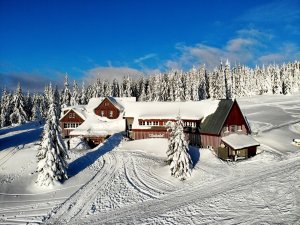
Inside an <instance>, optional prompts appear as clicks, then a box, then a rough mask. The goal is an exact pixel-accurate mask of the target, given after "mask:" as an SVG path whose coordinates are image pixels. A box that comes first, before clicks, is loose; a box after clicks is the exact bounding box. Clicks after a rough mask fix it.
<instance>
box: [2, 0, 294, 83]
mask: <svg viewBox="0 0 300 225" xmlns="http://www.w3.org/2000/svg"><path fill="white" fill-rule="evenodd" d="M299 24H300V3H299V1H298V0H288V1H255V0H249V1H248V0H247V1H215V0H210V1H196V0H195V1H189V0H182V1H176V0H173V1H171V0H165V1H162V0H160V1H159V0H143V1H140V0H136V1H134V0H132V1H129V0H110V1H104V0H103V1H100V0H99V1H92V0H90V1H79V0H78V1H76V0H74V1H71V0H70V1H66V0H65V1H63V0H60V1H58V0H52V1H50V0H44V1H40V0H36V1H33V0H26V1H24V0H0V34H1V35H0V76H1V77H2V78H1V80H2V82H3V83H2V85H1V86H3V85H7V86H14V85H15V84H16V82H17V80H20V81H21V82H22V83H23V84H24V85H25V86H26V87H27V88H39V87H43V86H44V84H45V83H46V82H48V81H49V80H54V81H58V82H59V81H61V79H62V77H63V76H64V74H65V73H66V72H67V73H68V74H69V76H70V77H71V79H78V80H87V81H91V80H93V79H94V78H95V76H97V75H98V74H100V75H101V76H102V77H103V78H111V77H114V76H117V75H118V74H122V76H123V75H124V74H137V73H148V74H149V73H150V74H152V73H155V72H157V71H166V70H168V69H170V68H178V69H183V70H186V69H188V68H190V67H191V66H193V65H195V66H198V65H200V64H203V63H205V64H206V65H207V67H209V68H213V67H214V66H216V65H217V64H218V62H219V61H220V59H227V58H228V59H229V60H230V61H231V63H232V64H233V63H234V62H240V63H243V64H246V65H249V66H255V65H256V64H258V65H261V64H263V63H270V62H271V63H273V62H277V63H282V62H288V61H291V60H296V59H298V60H299V59H300V26H299Z"/></svg>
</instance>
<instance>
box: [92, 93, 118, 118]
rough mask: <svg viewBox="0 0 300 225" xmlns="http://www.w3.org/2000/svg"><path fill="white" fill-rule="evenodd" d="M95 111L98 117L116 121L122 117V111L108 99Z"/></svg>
mask: <svg viewBox="0 0 300 225" xmlns="http://www.w3.org/2000/svg"><path fill="white" fill-rule="evenodd" d="M94 111H95V114H96V115H98V116H103V117H107V118H109V119H116V118H118V117H119V115H120V110H119V109H118V108H117V107H116V106H115V105H114V104H113V103H112V102H111V101H110V100H109V99H108V98H105V99H104V100H103V101H102V102H101V103H100V105H99V106H98V107H97V108H95V110H94Z"/></svg>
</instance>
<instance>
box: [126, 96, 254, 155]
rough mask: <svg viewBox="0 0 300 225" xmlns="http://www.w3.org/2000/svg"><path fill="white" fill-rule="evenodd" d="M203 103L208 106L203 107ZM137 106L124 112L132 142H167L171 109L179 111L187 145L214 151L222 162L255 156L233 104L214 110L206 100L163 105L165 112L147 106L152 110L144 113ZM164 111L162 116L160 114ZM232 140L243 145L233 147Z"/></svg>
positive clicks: (243, 120) (243, 121) (247, 130)
mask: <svg viewBox="0 0 300 225" xmlns="http://www.w3.org/2000/svg"><path fill="white" fill-rule="evenodd" d="M207 102H208V103H209V104H205V103H207ZM140 104H144V105H145V106H143V105H142V106H141V105H139V103H138V102H137V103H136V104H135V105H136V107H135V108H134V106H130V107H128V108H129V109H127V108H125V116H124V118H125V119H126V130H127V135H128V137H130V138H132V139H145V138H168V137H169V133H168V131H167V127H166V123H167V122H168V121H174V115H173V116H172V115H171V114H174V111H175V112H176V107H174V106H177V107H179V108H178V109H177V112H180V115H181V118H182V120H183V122H184V131H185V133H186V136H187V138H188V140H189V143H190V144H191V145H196V146H200V147H205V148H211V149H214V151H215V152H216V154H217V155H218V156H219V157H220V158H222V159H237V158H248V157H251V156H253V155H255V154H256V148H257V146H258V145H259V143H258V142H256V141H255V140H254V139H253V138H252V137H251V136H250V134H251V130H250V127H249V124H248V123H247V120H246V118H245V117H244V116H243V113H242V111H241V110H240V107H239V105H238V103H237V101H236V100H234V101H233V100H230V99H222V100H220V101H217V105H216V107H215V108H214V105H215V104H216V102H214V101H209V100H205V101H200V102H186V103H180V104H178V103H176V102H173V103H172V102H168V103H160V104H164V105H166V108H167V110H166V109H164V108H162V106H160V104H159V103H148V104H152V105H153V106H150V107H149V108H148V109H146V110H145V107H146V105H147V103H140ZM155 106H156V108H155ZM180 107H181V108H180ZM188 107H190V108H188ZM130 108H132V109H130ZM153 108H154V110H153ZM203 108H204V109H207V111H208V113H207V115H205V114H203ZM151 109H152V110H151ZM155 110H157V112H155ZM164 110H165V114H164V113H161V111H164ZM139 111H140V113H139ZM149 111H151V113H150V112H149ZM167 111H168V112H167ZM190 111H192V114H191V112H190ZM168 115H169V116H168ZM197 115H199V116H197ZM233 134H238V136H234V137H233V138H231V139H230V137H231V135H233ZM227 136H228V137H229V139H230V140H231V142H230V144H229V141H228V140H227V139H228V138H227V139H226V138H225V137H227ZM234 139H237V140H239V139H242V140H243V145H241V144H239V145H238V144H237V143H235V144H233V143H234V141H232V140H234Z"/></svg>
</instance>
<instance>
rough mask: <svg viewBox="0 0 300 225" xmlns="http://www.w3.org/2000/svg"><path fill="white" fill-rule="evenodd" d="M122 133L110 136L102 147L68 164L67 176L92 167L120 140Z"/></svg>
mask: <svg viewBox="0 0 300 225" xmlns="http://www.w3.org/2000/svg"><path fill="white" fill-rule="evenodd" d="M122 137H123V136H122V133H117V134H114V135H112V136H111V137H110V138H109V139H107V140H106V141H105V142H104V143H103V145H101V146H99V147H96V148H94V151H92V152H89V153H87V154H85V155H84V156H82V157H80V158H78V159H76V160H74V161H73V162H71V163H70V164H69V167H68V170H67V171H68V176H69V177H73V176H75V175H77V174H78V173H79V172H81V171H82V170H84V169H85V168H87V167H88V166H90V165H92V164H93V163H94V162H95V161H96V160H97V159H98V158H100V157H101V156H103V155H104V154H106V153H107V152H110V151H111V150H113V149H114V148H115V147H116V146H118V145H119V144H120V142H121V140H122Z"/></svg>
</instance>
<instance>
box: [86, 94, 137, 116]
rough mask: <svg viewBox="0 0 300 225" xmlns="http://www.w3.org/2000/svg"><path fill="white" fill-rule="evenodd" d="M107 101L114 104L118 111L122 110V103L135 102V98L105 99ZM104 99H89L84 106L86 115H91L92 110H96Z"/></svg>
mask: <svg viewBox="0 0 300 225" xmlns="http://www.w3.org/2000/svg"><path fill="white" fill-rule="evenodd" d="M107 98H108V99H109V101H110V102H111V103H112V104H114V105H115V106H116V107H117V108H118V109H119V110H121V111H122V110H123V109H124V106H123V103H125V102H136V98H135V97H122V98H119V97H107ZM104 99H105V97H98V98H91V99H90V100H89V102H88V104H87V106H86V111H87V112H88V113H93V112H94V109H95V108H97V107H98V106H99V105H100V104H101V102H102V101H103V100H104Z"/></svg>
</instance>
